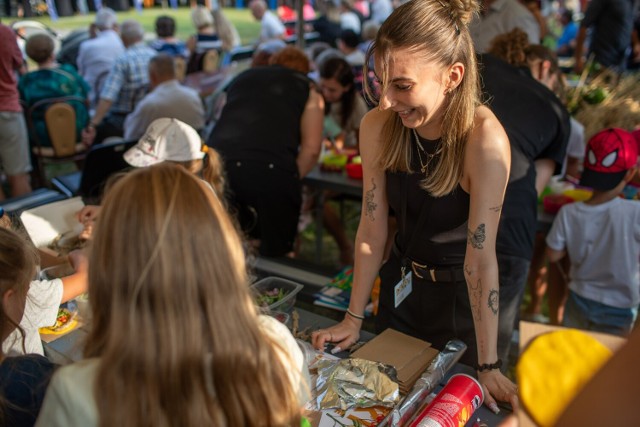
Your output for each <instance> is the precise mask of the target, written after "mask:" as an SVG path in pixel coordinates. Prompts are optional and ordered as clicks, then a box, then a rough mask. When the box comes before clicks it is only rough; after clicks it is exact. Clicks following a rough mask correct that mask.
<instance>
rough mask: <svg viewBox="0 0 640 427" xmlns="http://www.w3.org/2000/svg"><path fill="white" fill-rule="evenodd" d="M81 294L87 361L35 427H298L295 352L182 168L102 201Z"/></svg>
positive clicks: (300, 368)
mask: <svg viewBox="0 0 640 427" xmlns="http://www.w3.org/2000/svg"><path fill="white" fill-rule="evenodd" d="M194 225H197V228H194ZM89 294H90V295H91V297H90V305H91V311H92V314H93V325H92V329H91V331H90V333H89V335H88V339H87V342H86V347H85V356H86V357H87V359H86V360H84V361H82V362H79V363H76V364H73V365H70V366H67V367H64V368H62V369H60V371H59V373H57V374H56V375H55V376H54V378H53V380H52V383H51V385H50V389H49V391H48V392H47V396H46V398H45V402H44V405H43V408H42V412H41V414H40V417H39V418H38V423H37V425H40V426H54V427H56V426H60V427H62V426H64V427H68V426H102V427H106V426H119V427H127V426H178V425H184V426H237V427H241V426H249V425H251V426H296V427H297V426H299V425H300V422H301V421H300V419H301V412H300V408H301V407H302V403H303V402H305V401H306V391H307V383H306V381H307V376H308V373H307V372H306V366H305V365H304V360H303V356H302V353H301V351H300V349H299V348H298V346H297V344H296V342H295V340H294V339H293V337H292V336H291V334H290V333H289V331H288V330H287V329H286V327H285V326H284V325H282V324H280V323H279V322H278V321H276V320H275V319H272V318H270V317H265V316H259V315H258V314H257V311H256V308H255V306H254V304H253V301H252V298H251V296H250V292H249V287H248V281H247V277H246V273H245V261H244V256H243V251H242V246H241V243H240V239H239V237H238V235H237V233H236V231H235V229H234V227H233V225H232V222H231V220H230V219H229V217H228V215H227V214H226V212H225V209H224V207H223V206H222V204H221V203H220V201H219V200H218V198H217V197H216V195H215V194H214V192H213V191H212V190H211V188H209V187H208V186H207V184H206V183H204V182H203V181H202V180H200V179H198V178H196V177H195V176H193V175H192V174H191V173H189V172H188V171H186V170H185V169H184V168H181V167H179V166H176V165H171V164H160V165H156V166H151V167H150V168H144V169H140V170H136V171H133V172H131V173H129V174H128V175H126V176H125V177H123V178H121V179H120V180H118V181H117V182H116V183H115V184H114V185H113V187H112V188H111V189H110V190H109V191H108V192H107V195H106V197H105V199H104V203H103V208H102V212H101V215H100V221H98V222H97V224H96V229H95V233H94V240H93V247H92V248H91V252H90V256H89Z"/></svg>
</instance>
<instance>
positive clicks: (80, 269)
mask: <svg viewBox="0 0 640 427" xmlns="http://www.w3.org/2000/svg"><path fill="white" fill-rule="evenodd" d="M67 257H68V259H69V264H71V266H72V267H73V269H74V270H75V271H76V273H84V272H86V271H87V270H88V268H89V260H88V259H87V255H86V254H85V253H84V251H83V250H81V249H76V250H75V251H71V252H69V255H68V256H67Z"/></svg>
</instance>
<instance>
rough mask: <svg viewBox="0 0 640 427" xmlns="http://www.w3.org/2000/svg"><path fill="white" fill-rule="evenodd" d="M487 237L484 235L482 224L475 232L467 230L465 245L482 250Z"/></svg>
mask: <svg viewBox="0 0 640 427" xmlns="http://www.w3.org/2000/svg"><path fill="white" fill-rule="evenodd" d="M486 238H487V235H486V234H485V230H484V224H480V225H479V226H478V228H476V231H471V230H470V229H467V244H469V245H471V246H472V247H473V248H474V249H482V244H483V243H484V241H485V239H486Z"/></svg>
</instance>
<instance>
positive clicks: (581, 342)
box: [516, 329, 611, 427]
mask: <svg viewBox="0 0 640 427" xmlns="http://www.w3.org/2000/svg"><path fill="white" fill-rule="evenodd" d="M610 357H611V350H609V349H608V348H607V347H605V346H604V345H603V344H601V343H600V342H599V341H598V340H596V339H595V338H593V337H592V336H590V335H588V334H586V333H584V332H581V331H578V330H575V329H566V330H561V331H556V332H550V333H548V334H543V335H540V336H539V337H537V338H536V339H534V340H533V341H532V342H531V344H530V345H529V346H528V347H527V348H526V349H525V351H524V352H523V353H522V356H520V360H519V361H518V365H517V366H516V375H517V378H518V387H519V390H520V401H521V402H522V406H523V407H524V408H525V410H526V411H527V412H528V413H529V415H530V416H531V418H532V419H533V420H534V421H535V422H536V424H538V425H539V426H541V427H551V426H553V425H554V424H555V422H556V421H557V420H558V417H559V416H560V415H561V414H562V412H563V411H564V409H565V408H566V407H567V405H568V404H569V403H570V402H571V401H572V400H573V398H574V397H575V396H576V395H577V394H578V393H579V392H580V390H582V387H583V386H584V385H585V384H586V383H587V382H588V381H589V380H590V379H591V377H592V376H593V374H595V373H596V372H597V371H598V370H599V369H600V368H601V367H602V365H604V363H605V362H606V361H607V360H609V358H610Z"/></svg>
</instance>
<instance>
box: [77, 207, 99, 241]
mask: <svg viewBox="0 0 640 427" xmlns="http://www.w3.org/2000/svg"><path fill="white" fill-rule="evenodd" d="M100 209H101V208H100V206H95V205H87V206H85V207H83V208H82V209H81V210H80V211H79V212H78V213H77V214H76V217H77V218H78V221H79V222H81V223H82V225H84V230H82V232H81V233H80V235H79V236H78V237H80V239H82V240H89V239H90V238H91V234H92V233H93V225H94V224H95V221H96V219H97V218H98V215H99V214H100Z"/></svg>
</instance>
